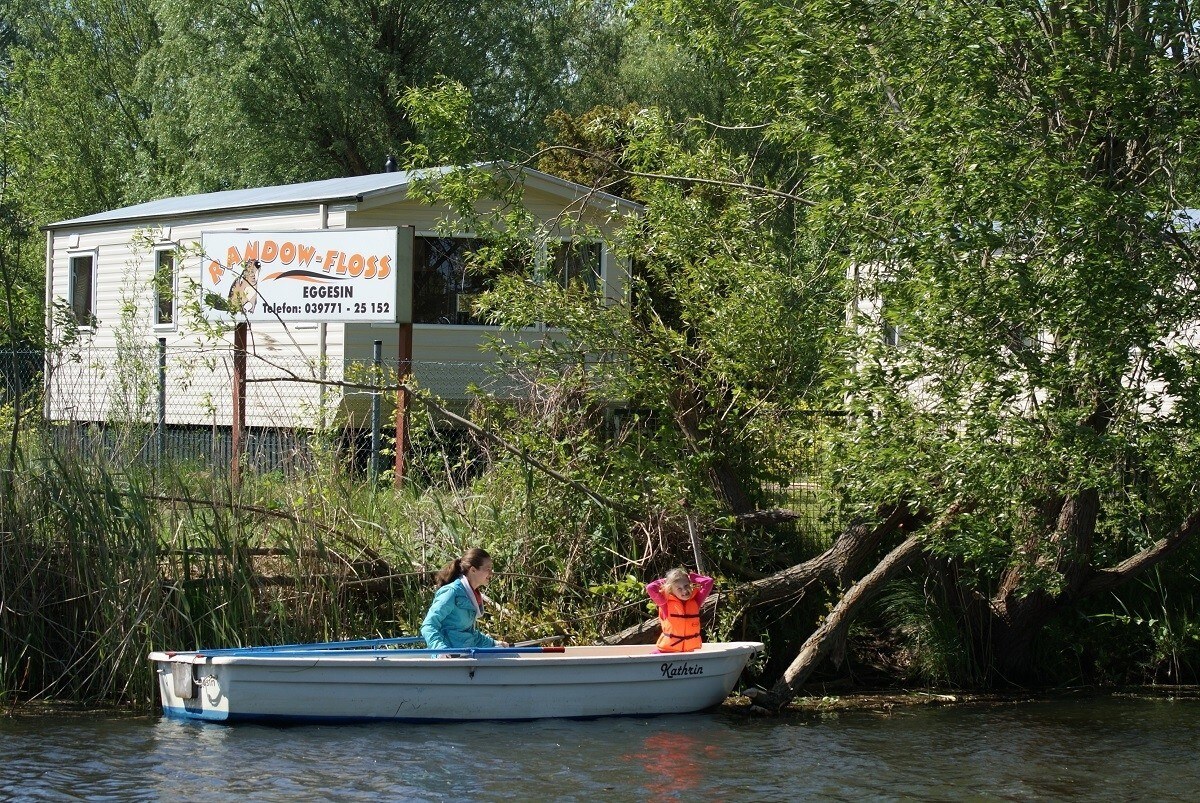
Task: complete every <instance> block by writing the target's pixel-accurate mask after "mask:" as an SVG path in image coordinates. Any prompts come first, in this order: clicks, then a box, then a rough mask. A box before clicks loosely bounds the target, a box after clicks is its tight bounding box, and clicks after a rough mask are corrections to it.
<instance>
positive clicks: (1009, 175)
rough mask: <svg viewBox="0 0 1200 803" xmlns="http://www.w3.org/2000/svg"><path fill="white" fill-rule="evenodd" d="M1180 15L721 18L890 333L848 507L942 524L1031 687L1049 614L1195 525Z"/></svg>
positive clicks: (750, 113)
mask: <svg viewBox="0 0 1200 803" xmlns="http://www.w3.org/2000/svg"><path fill="white" fill-rule="evenodd" d="M1197 10H1198V7H1197V5H1196V4H1195V3H1154V2H1149V3H1121V4H1106V3H1096V2H1079V3H1044V2H1037V1H1035V0H1028V1H1026V2H1017V3H1002V4H993V5H990V6H984V7H980V6H969V7H968V6H964V5H962V4H957V3H943V2H913V1H912V0H891V1H889V2H880V3H875V2H868V3H860V4H856V5H854V6H846V5H845V4H842V3H832V2H823V1H822V0H817V1H815V2H804V3H795V4H778V3H757V2H744V3H739V4H738V11H739V15H740V17H739V18H740V19H741V21H742V23H743V25H744V26H746V29H747V30H748V31H750V33H748V34H747V41H748V42H749V43H750V44H749V46H748V47H747V48H746V49H745V50H743V51H741V52H740V53H738V54H736V55H737V56H738V57H739V58H741V59H742V62H743V63H744V64H746V66H747V68H748V77H749V78H750V81H749V84H748V92H747V93H746V96H745V98H746V102H745V104H744V106H743V107H742V110H741V114H742V115H744V117H745V119H747V120H753V119H758V120H760V121H762V122H763V124H764V125H767V127H768V129H769V132H770V133H769V134H768V136H770V137H771V138H773V139H775V140H776V141H778V142H781V143H783V142H787V143H790V147H792V148H794V149H795V150H796V151H797V153H798V154H799V155H801V156H802V157H803V159H804V161H805V165H804V169H803V175H802V184H803V195H804V197H805V199H806V201H807V202H808V203H809V204H811V209H810V211H809V212H808V213H807V214H806V216H805V220H804V223H803V226H804V227H805V229H806V231H807V232H808V236H811V237H828V236H829V233H830V232H832V231H838V232H840V233H841V240H840V251H841V253H843V254H844V257H845V262H846V265H847V269H848V270H849V271H852V272H853V273H854V274H855V275H856V276H857V278H858V281H859V287H858V291H857V292H858V295H859V297H860V298H864V299H875V300H879V299H882V301H883V307H882V309H881V310H880V312H879V314H881V315H882V316H883V319H884V320H883V323H884V324H885V325H886V326H888V327H889V328H890V331H891V332H899V343H898V345H897V346H896V347H893V346H892V345H890V344H889V343H888V342H886V340H885V339H884V338H881V337H880V336H879V329H878V325H879V322H878V321H877V320H875V317H874V316H863V317H862V318H860V320H859V321H858V324H859V330H858V332H859V335H860V336H859V337H857V338H856V339H855V340H854V344H853V349H852V350H850V351H849V352H848V353H849V355H850V356H851V357H852V359H851V360H849V361H848V362H847V365H846V368H847V370H846V372H845V379H844V381H845V383H846V387H847V390H848V391H849V394H850V398H851V399H852V408H853V412H854V413H855V414H854V416H853V417H852V421H853V422H854V424H855V425H854V426H853V427H852V428H851V429H850V430H849V431H848V433H847V434H848V437H846V438H845V439H843V441H842V442H841V443H840V445H839V446H838V449H837V452H836V459H837V461H838V462H839V463H840V464H841V465H842V466H843V470H842V473H841V476H840V478H839V483H840V487H841V489H842V493H843V494H844V495H845V498H846V499H847V501H848V502H850V503H852V504H854V505H855V506H856V507H857V508H858V509H859V510H860V511H862V512H863V513H864V514H868V513H869V512H870V511H873V510H876V509H879V508H880V506H881V505H882V506H888V505H901V506H904V507H906V508H908V509H910V510H912V511H914V512H917V513H919V514H920V516H921V517H922V518H923V519H925V520H929V521H937V522H938V524H937V526H936V529H935V532H931V533H930V534H928V535H927V536H925V537H924V538H923V539H922V540H920V541H919V546H920V549H921V550H922V551H924V552H926V553H932V554H934V555H939V556H943V557H944V558H946V561H947V562H946V563H944V564H939V565H941V566H944V567H947V568H945V571H946V572H947V573H948V575H949V576H950V578H951V580H952V581H953V582H955V583H957V584H959V585H960V587H961V588H962V591H963V599H965V600H966V603H965V604H964V608H965V610H964V611H963V615H964V620H963V621H964V627H965V628H966V629H967V631H968V633H969V635H970V636H971V638H972V639H974V640H975V641H976V642H977V643H978V644H979V645H980V650H981V654H982V655H985V656H987V658H988V660H989V661H990V662H991V663H990V665H991V666H992V667H993V668H994V669H995V670H996V672H997V674H998V676H1000V677H1004V678H1009V679H1027V678H1029V677H1030V676H1031V674H1032V673H1033V670H1034V669H1035V667H1034V666H1033V663H1032V661H1033V655H1034V653H1033V651H1032V648H1033V644H1034V641H1035V639H1036V637H1037V636H1038V634H1039V633H1041V632H1042V630H1043V628H1044V627H1045V625H1046V624H1047V623H1049V622H1050V621H1052V620H1053V619H1054V617H1056V616H1057V615H1059V614H1061V613H1062V612H1064V611H1068V610H1071V609H1073V608H1075V607H1076V606H1078V605H1079V604H1080V602H1081V601H1082V600H1084V599H1086V598H1088V597H1092V596H1095V595H1097V594H1100V593H1103V592H1106V591H1111V590H1112V589H1114V588H1117V587H1118V586H1120V585H1121V584H1123V583H1125V582H1126V581H1128V580H1129V579H1130V578H1131V577H1133V576H1135V575H1136V574H1137V573H1139V572H1141V571H1144V570H1145V569H1147V568H1149V567H1151V566H1154V565H1155V564H1157V563H1159V562H1160V561H1162V560H1164V559H1165V558H1166V557H1168V556H1169V555H1170V554H1172V553H1173V552H1174V551H1176V550H1177V549H1178V548H1179V547H1180V546H1181V545H1182V544H1183V543H1184V542H1185V541H1186V540H1187V539H1188V538H1190V537H1191V536H1192V534H1193V532H1194V530H1195V528H1196V527H1197V525H1198V524H1200V498H1198V497H1197V495H1196V491H1195V488H1196V481H1197V479H1200V477H1198V476H1197V473H1196V470H1195V469H1194V466H1195V465H1196V463H1195V459H1194V457H1195V455H1194V453H1195V449H1196V447H1197V443H1198V437H1197V436H1198V435H1200V420H1198V419H1197V417H1196V412H1197V410H1196V407H1195V404H1194V399H1195V398H1196V395H1195V390H1194V389H1195V384H1196V381H1197V378H1198V375H1197V373H1196V369H1197V364H1196V361H1195V359H1194V354H1193V349H1192V346H1191V338H1192V337H1193V333H1194V331H1195V327H1196V322H1197V321H1198V320H1200V315H1198V313H1200V307H1198V306H1197V301H1198V298H1197V294H1196V289H1195V283H1194V281H1193V279H1192V278H1191V277H1192V276H1194V273H1195V269H1196V267H1197V262H1196V253H1195V250H1194V249H1195V246H1196V231H1195V228H1194V227H1193V226H1191V225H1190V224H1188V223H1186V222H1184V221H1182V220H1181V219H1180V218H1179V216H1178V214H1177V213H1179V212H1180V210H1181V209H1183V208H1184V207H1186V206H1187V205H1188V204H1189V203H1195V198H1196V185H1195V175H1196V173H1195V168H1196V161H1197V156H1198V155H1200V154H1198V153H1197V149H1196V145H1195V142H1196V141H1197V140H1196V134H1197V121H1198V120H1200V80H1198V78H1200V74H1198V70H1200V61H1198V60H1197V53H1196V50H1195V41H1196V40H1195V35H1196V18H1197ZM768 110H769V111H770V114H769V116H768ZM893 340H894V338H893ZM915 555H916V552H913V551H908V552H906V553H905V554H904V555H897V557H898V558H901V557H903V558H905V560H897V562H896V564H895V565H894V566H892V567H890V569H891V570H892V571H896V570H898V569H899V568H900V566H902V565H904V563H905V562H911V560H912V559H914V558H915ZM884 579H886V576H884V575H880V576H879V580H880V582H882V580H884ZM841 634H844V630H842V631H841ZM838 636H839V633H838V632H836V631H834V630H828V631H825V632H820V631H819V632H818V637H819V638H826V637H827V638H830V639H833V640H836V638H837V637H838ZM819 638H818V640H819ZM801 657H802V658H803V657H804V656H801ZM819 657H820V654H819V653H815V652H814V653H811V654H810V655H809V658H810V660H809V662H808V663H805V662H804V661H803V660H802V661H799V662H798V663H797V664H796V665H794V666H793V667H792V668H791V669H789V673H788V675H787V676H786V677H785V681H787V682H786V683H783V684H781V685H780V686H779V687H778V688H777V690H778V691H780V692H785V693H786V691H787V690H788V689H789V688H794V687H795V685H797V684H798V683H799V682H802V680H803V678H804V677H805V676H806V673H807V671H810V666H811V662H812V661H811V659H813V658H819ZM793 670H794V671H793ZM789 684H790V685H789Z"/></svg>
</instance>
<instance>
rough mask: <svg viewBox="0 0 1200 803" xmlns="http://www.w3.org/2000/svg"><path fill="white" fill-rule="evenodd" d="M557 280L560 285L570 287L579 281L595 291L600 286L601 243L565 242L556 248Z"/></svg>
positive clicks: (554, 270)
mask: <svg viewBox="0 0 1200 803" xmlns="http://www.w3.org/2000/svg"><path fill="white" fill-rule="evenodd" d="M551 270H552V271H553V272H554V276H555V280H556V281H557V282H558V284H559V286H560V287H564V288H565V287H570V286H571V285H572V284H573V283H575V282H577V281H581V282H583V284H584V286H585V287H587V288H588V289H589V290H591V291H592V292H593V293H594V292H596V290H598V289H599V287H600V243H588V242H565V243H561V244H559V246H558V247H557V248H555V249H554V255H553V264H552V266H551Z"/></svg>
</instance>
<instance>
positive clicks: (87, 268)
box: [70, 254, 95, 326]
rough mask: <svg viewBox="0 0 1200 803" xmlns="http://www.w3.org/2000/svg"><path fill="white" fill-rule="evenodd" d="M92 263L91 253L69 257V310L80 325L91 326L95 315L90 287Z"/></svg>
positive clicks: (91, 288)
mask: <svg viewBox="0 0 1200 803" xmlns="http://www.w3.org/2000/svg"><path fill="white" fill-rule="evenodd" d="M94 264H95V259H94V257H93V256H92V255H91V254H81V255H79V256H73V257H71V286H70V291H71V311H72V312H73V313H74V314H75V321H76V322H77V323H78V324H79V325H80V326H91V325H92V322H93V319H94V317H95V303H94V302H95V299H94V297H93V287H92V282H93V275H94V271H93V267H94Z"/></svg>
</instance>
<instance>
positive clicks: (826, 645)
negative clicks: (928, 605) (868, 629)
mask: <svg viewBox="0 0 1200 803" xmlns="http://www.w3.org/2000/svg"><path fill="white" fill-rule="evenodd" d="M920 553H921V542H920V541H919V540H918V538H917V536H911V535H910V536H909V537H908V538H906V539H905V540H904V541H903V542H902V543H901V544H900V546H898V547H896V548H895V549H893V550H892V551H891V552H889V553H888V555H887V557H885V558H884V559H883V560H882V561H880V563H879V565H878V566H876V567H875V568H874V569H872V570H871V571H870V572H868V573H867V575H866V576H865V577H863V579H862V580H860V581H858V582H857V583H855V584H854V585H853V586H851V587H850V588H849V590H847V591H846V593H845V594H843V595H842V598H841V599H840V600H838V603H837V605H835V606H834V607H833V610H832V611H830V612H829V615H828V616H826V617H825V621H824V622H823V623H822V624H821V626H820V627H818V628H817V629H816V631H815V632H814V633H813V634H812V635H811V636H809V637H808V640H807V641H805V642H804V646H803V647H801V648H800V652H799V654H797V655H796V658H795V660H794V661H792V663H791V665H790V666H789V667H788V668H787V669H786V670H785V671H784V673H783V675H782V676H781V677H780V678H779V680H777V681H775V685H774V686H772V687H771V691H769V692H765V693H764V692H758V693H756V694H754V695H752V696H751V699H753V700H754V704H755V705H757V706H759V707H761V708H766V709H768V710H773V711H778V710H779V709H780V708H782V707H783V706H785V705H787V704H788V703H789V702H791V700H792V698H793V697H795V696H796V692H797V691H799V689H800V687H801V686H803V685H804V681H806V680H808V676H809V675H811V674H812V673H813V670H814V669H816V668H817V666H819V665H820V664H821V662H822V661H824V660H825V659H826V658H827V657H828V656H829V655H830V654H831V653H833V652H834V650H835V649H837V648H838V647H839V646H840V645H841V644H842V643H843V642H844V641H845V638H846V631H847V630H848V629H849V628H850V623H851V622H852V621H854V617H855V615H856V614H857V613H858V612H859V610H861V609H862V607H863V606H864V605H866V604H867V603H868V602H870V601H871V600H872V599H874V598H875V595H876V594H878V593H879V592H880V591H881V590H882V589H883V587H884V585H886V584H887V582H888V581H889V580H891V579H892V578H893V577H895V576H896V574H897V573H899V572H900V571H901V570H902V569H904V568H905V567H907V566H908V565H909V564H911V563H912V562H913V560H915V559H916V557H917V555H919V554H920Z"/></svg>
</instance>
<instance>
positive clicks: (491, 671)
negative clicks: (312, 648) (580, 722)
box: [150, 642, 763, 722]
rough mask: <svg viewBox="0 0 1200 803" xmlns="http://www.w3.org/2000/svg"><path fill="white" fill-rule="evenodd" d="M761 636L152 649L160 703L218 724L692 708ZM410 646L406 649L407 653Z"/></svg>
mask: <svg viewBox="0 0 1200 803" xmlns="http://www.w3.org/2000/svg"><path fill="white" fill-rule="evenodd" d="M762 646H763V645H762V644H761V643H759V642H729V643H714V644H705V645H704V646H703V647H702V648H701V649H699V650H696V651H694V652H690V653H683V654H661V653H658V654H656V653H654V652H653V649H654V648H653V647H652V646H621V647H567V648H566V649H565V650H562V651H561V652H558V653H516V654H504V653H502V652H499V653H492V654H484V655H474V656H463V657H446V656H444V655H442V656H438V655H428V654H415V655H414V654H412V653H413V652H414V651H410V650H368V651H354V650H347V651H339V652H328V651H325V652H313V653H310V654H303V653H289V654H286V655H271V654H264V655H219V654H218V655H212V656H207V655H205V654H204V653H203V652H199V653H164V652H155V653H151V654H150V660H151V661H152V662H153V664H154V667H155V672H156V675H157V679H158V687H159V692H160V695H161V699H162V706H163V712H164V713H165V714H166V715H167V716H170V717H177V718H182V719H194V720H206V721H215V722H236V721H259V722H362V721H371V720H395V721H408V722H429V721H465V720H527V719H542V718H548V717H570V718H591V717H604V716H629V715H651V714H671V713H687V712H690V711H699V710H702V709H705V708H709V707H711V706H714V705H716V704H718V703H720V702H721V701H722V700H724V699H725V698H726V697H727V696H728V694H729V692H730V691H731V690H732V689H733V687H734V684H736V683H737V679H738V676H739V675H740V674H741V672H742V669H743V668H744V667H745V666H746V663H747V662H748V661H749V660H750V658H751V657H752V656H753V655H754V654H755V653H756V652H759V651H760V650H761V649H762ZM406 653H409V655H406Z"/></svg>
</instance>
